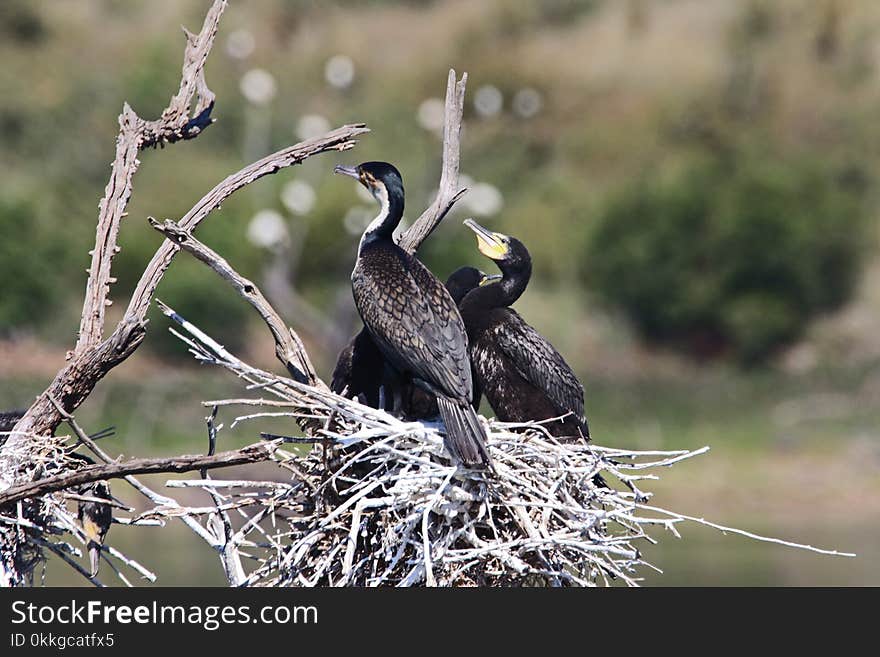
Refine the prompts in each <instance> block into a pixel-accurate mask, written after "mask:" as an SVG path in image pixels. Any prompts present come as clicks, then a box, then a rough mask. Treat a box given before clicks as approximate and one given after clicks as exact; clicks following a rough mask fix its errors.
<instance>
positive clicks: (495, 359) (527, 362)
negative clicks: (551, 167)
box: [459, 219, 590, 439]
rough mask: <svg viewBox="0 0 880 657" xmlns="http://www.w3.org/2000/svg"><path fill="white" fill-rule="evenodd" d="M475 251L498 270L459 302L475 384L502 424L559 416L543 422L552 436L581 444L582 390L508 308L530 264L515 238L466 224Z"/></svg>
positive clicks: (548, 346) (583, 431)
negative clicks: (474, 240)
mask: <svg viewBox="0 0 880 657" xmlns="http://www.w3.org/2000/svg"><path fill="white" fill-rule="evenodd" d="M465 225H467V226H468V227H469V228H470V229H471V230H473V231H474V233H476V235H477V248H478V249H479V250H480V253H482V254H483V255H484V256H486V257H487V258H489V259H491V260H493V261H494V262H495V263H496V264H497V265H498V268H499V269H500V270H501V280H500V281H498V282H494V283H491V284H489V285H483V286H479V287H477V288H475V289H473V290H471V291H470V292H468V293H467V295H466V296H465V297H464V299H463V300H462V301H461V303H460V304H459V307H460V309H461V316H462V318H463V319H464V323H465V326H466V327H467V333H468V341H469V344H470V355H471V361H472V363H473V366H474V371H475V373H476V376H477V384H478V385H479V387H480V388H481V389H482V391H483V394H485V395H486V399H488V400H489V404H491V406H492V408H493V409H494V411H495V414H496V417H497V418H498V419H499V420H501V421H503V422H527V421H532V420H545V419H548V418H555V417H560V416H565V417H564V418H562V419H561V420H559V421H555V422H549V423H546V424H545V425H544V426H546V428H547V430H548V431H549V432H550V433H551V434H552V435H554V436H557V437H569V438H575V437H576V438H584V439H589V437H590V431H589V428H588V426H587V418H586V417H585V415H584V388H583V386H582V385H581V382H580V381H578V378H577V376H575V374H574V372H573V371H572V370H571V367H569V366H568V363H566V362H565V359H564V358H563V357H562V356H561V355H560V354H559V352H558V351H556V349H555V348H554V347H553V345H552V344H550V342H548V341H547V339H546V338H544V337H543V336H542V335H541V334H540V333H538V332H537V331H536V330H535V329H534V328H532V327H531V326H529V325H528V324H527V323H526V322H525V320H523V318H522V317H520V315H519V313H517V312H516V311H515V310H513V309H512V308H510V306H511V304H513V303H514V302H515V301H516V300H517V299H519V297H520V296H521V295H522V293H523V292H524V291H525V289H526V286H527V285H528V283H529V279H530V278H531V274H532V259H531V256H530V255H529V251H528V249H526V247H525V245H524V244H523V243H522V242H520V241H519V240H518V239H516V238H515V237H510V236H508V235H504V234H502V233H493V232H491V231H489V230H487V229H485V228H483V227H482V226H480V225H479V224H478V223H477V222H475V221H474V220H472V219H468V220H466V221H465Z"/></svg>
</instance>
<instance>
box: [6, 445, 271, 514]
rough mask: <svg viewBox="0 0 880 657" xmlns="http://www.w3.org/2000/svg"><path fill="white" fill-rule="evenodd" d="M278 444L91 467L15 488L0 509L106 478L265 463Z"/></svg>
mask: <svg viewBox="0 0 880 657" xmlns="http://www.w3.org/2000/svg"><path fill="white" fill-rule="evenodd" d="M275 445H276V443H270V442H259V443H254V444H253V445H248V446H247V447H242V448H241V449H236V450H230V451H227V452H220V453H219V454H215V455H214V456H203V455H201V454H196V455H184V456H177V457H172V458H144V459H131V460H130V461H126V462H124V463H109V464H105V465H93V466H88V467H85V468H81V469H79V470H74V471H73V472H67V473H65V474H60V475H56V476H54V477H46V478H45V479H38V480H36V481H33V482H28V483H24V484H19V485H17V486H12V487H10V488H8V489H6V490H5V491H4V492H3V493H2V494H0V508H2V507H5V506H8V505H10V504H14V503H15V502H18V501H20V500H25V499H28V498H30V497H39V496H41V495H46V494H47V493H52V492H55V491H59V490H64V489H66V488H71V487H73V486H81V485H82V484H87V483H90V482H93V481H100V480H102V479H120V478H123V477H126V476H128V475H136V474H154V473H160V472H190V471H192V470H199V469H201V468H209V469H210V468H225V467H228V466H232V465H243V464H245V463H256V462H258V461H265V460H266V459H269V458H271V456H272V453H273V451H274V448H275Z"/></svg>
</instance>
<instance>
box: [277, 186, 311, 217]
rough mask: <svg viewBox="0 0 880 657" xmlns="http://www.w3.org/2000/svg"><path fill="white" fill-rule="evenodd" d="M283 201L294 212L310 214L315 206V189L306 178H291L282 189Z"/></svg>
mask: <svg viewBox="0 0 880 657" xmlns="http://www.w3.org/2000/svg"><path fill="white" fill-rule="evenodd" d="M281 202H282V203H284V207H286V208H287V209H288V210H290V212H291V213H293V214H300V215H302V214H308V213H309V212H311V211H312V208H314V207H315V190H314V189H312V186H311V185H310V184H309V183H307V182H305V181H304V180H291V181H290V182H289V183H287V184H286V185H285V186H284V189H282V190H281Z"/></svg>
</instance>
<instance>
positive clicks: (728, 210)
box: [583, 154, 866, 364]
mask: <svg viewBox="0 0 880 657" xmlns="http://www.w3.org/2000/svg"><path fill="white" fill-rule="evenodd" d="M865 186H866V185H865V182H864V179H863V176H861V175H860V174H859V173H858V172H850V173H848V174H846V175H835V174H834V173H832V172H830V171H829V170H828V167H827V166H824V165H819V164H818V163H815V162H809V161H803V160H799V161H781V160H774V159H772V158H767V157H762V156H761V155H741V154H740V155H736V156H734V157H733V159H732V160H721V159H717V158H713V159H710V160H709V161H701V162H699V163H696V164H695V163H691V164H689V165H687V166H685V167H684V168H683V170H682V171H681V172H680V173H678V174H676V175H674V176H673V177H672V178H671V179H669V180H660V179H650V178H649V179H647V180H642V181H639V182H638V183H636V184H631V185H629V186H628V187H627V188H626V189H624V190H623V191H622V192H621V193H619V194H618V195H617V196H615V197H613V198H612V199H611V201H610V202H609V203H608V204H607V206H606V207H605V208H604V210H603V211H602V212H601V216H600V219H599V222H598V225H597V227H596V230H595V231H594V233H593V234H592V236H591V238H590V240H589V243H588V246H587V249H586V253H585V258H584V261H583V273H584V275H585V277H586V282H587V284H588V285H589V286H591V287H592V288H593V289H594V290H595V291H596V292H597V293H598V295H599V296H600V298H601V299H602V300H603V301H604V302H605V303H607V304H608V305H609V306H612V307H617V308H619V309H621V310H622V311H623V312H624V313H625V315H626V316H627V317H628V318H629V319H630V320H631V321H632V322H633V324H634V325H635V327H636V328H637V330H638V331H639V332H640V334H641V335H642V336H643V337H644V338H645V339H646V340H647V341H649V342H652V343H661V344H664V345H668V346H672V347H673V348H676V349H678V350H681V351H684V352H686V353H689V354H691V355H694V356H697V357H715V356H721V355H730V356H732V357H734V358H735V359H736V360H738V361H739V362H741V363H743V364H755V363H757V362H759V361H761V360H762V359H764V358H766V357H767V356H769V355H771V354H772V353H773V352H774V351H776V350H777V349H779V348H780V347H782V346H783V345H785V344H786V343H788V342H790V341H792V340H793V339H795V338H796V337H798V335H799V334H800V333H801V332H802V331H803V329H804V328H805V325H806V324H807V322H808V321H809V320H810V319H811V318H812V317H813V316H815V315H816V314H817V313H820V312H822V311H825V310H829V309H832V308H834V307H836V306H838V305H840V304H841V303H843V302H844V301H846V300H847V298H849V296H850V294H851V292H852V290H853V287H854V283H855V281H856V278H857V274H858V272H859V264H860V261H861V258H860V256H861V254H862V250H863V245H864V238H865V236H866V232H865V223H866V221H865V215H866V213H865V211H864V208H863V203H862V196H863V193H864V188H865Z"/></svg>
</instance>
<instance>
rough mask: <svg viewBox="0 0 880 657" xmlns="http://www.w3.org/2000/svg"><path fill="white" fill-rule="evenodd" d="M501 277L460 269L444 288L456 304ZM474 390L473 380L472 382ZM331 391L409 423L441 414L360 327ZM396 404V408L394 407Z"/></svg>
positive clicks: (476, 397) (476, 405)
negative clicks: (392, 368)
mask: <svg viewBox="0 0 880 657" xmlns="http://www.w3.org/2000/svg"><path fill="white" fill-rule="evenodd" d="M496 278H501V276H500V275H498V274H492V275H491V276H490V275H488V274H485V273H484V272H482V271H480V270H479V269H477V268H476V267H460V268H458V269H456V270H455V271H454V272H452V274H450V275H449V278H448V279H446V289H447V290H449V294H450V296H451V297H452V300H453V301H454V302H455V304H456V305H458V304H459V303H460V302H461V300H462V299H463V298H464V296H465V295H466V294H467V293H468V292H470V291H471V290H472V289H474V288H475V287H477V286H478V285H481V284H485V282H486V281H491V280H493V279H496ZM474 387H475V388H476V380H474ZM330 389H331V390H332V391H333V392H335V393H337V394H339V395H345V396H346V397H349V398H353V399H357V400H358V401H360V402H361V403H363V404H366V405H367V406H370V407H372V408H382V410H385V411H392V412H398V411H400V412H401V413H402V415H403V416H404V417H405V418H407V419H409V420H422V419H427V418H432V417H437V415H438V414H439V413H440V410H439V408H438V407H437V402H436V400H435V399H434V396H433V395H429V394H427V393H425V392H424V391H423V390H422V389H421V388H418V387H416V386H413V385H412V384H406V383H404V382H403V381H401V380H400V377H397V376H395V375H394V373H393V372H392V371H390V368H388V367H387V366H386V364H385V358H384V357H383V356H382V352H381V351H379V348H378V347H377V346H376V343H375V342H373V338H372V337H371V336H370V332H369V331H368V330H367V329H366V328H363V329H361V331H360V333H358V334H357V335H356V336H354V337H353V338H352V339H351V340H350V341H349V343H348V344H347V345H345V348H344V349H343V350H342V351H341V352H339V356H338V358H337V359H336V367H335V368H334V369H333V377H332V379H331V381H330ZM472 400H473V407H474V410H478V409H479V407H480V395H479V392H478V391H477V390H476V389H475V390H474V394H473V397H472ZM395 403H396V404H397V407H396V408H395Z"/></svg>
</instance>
